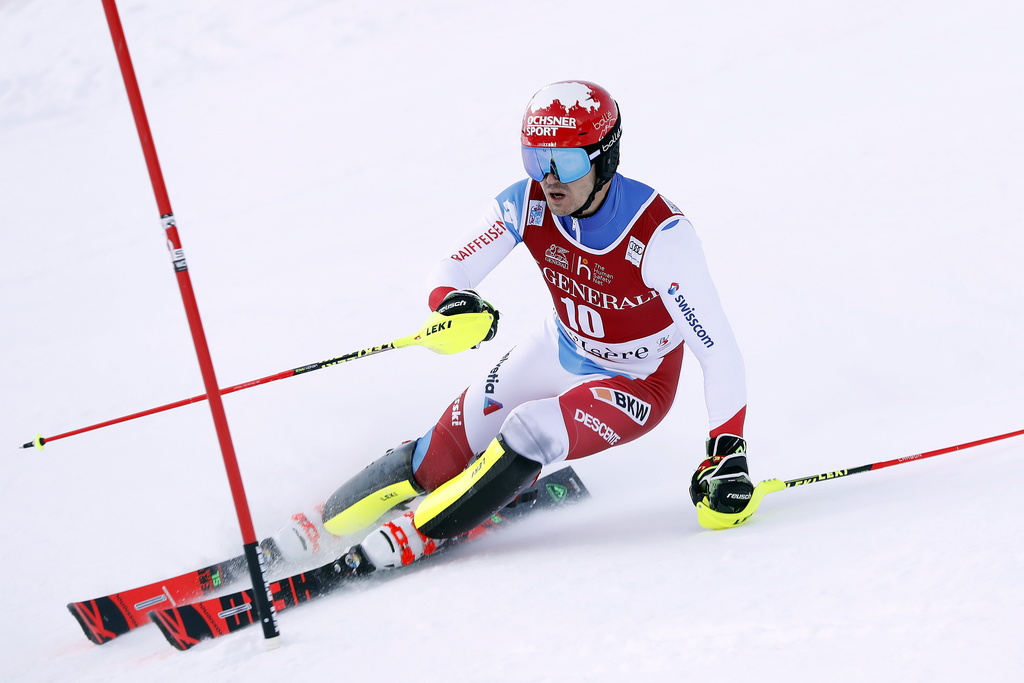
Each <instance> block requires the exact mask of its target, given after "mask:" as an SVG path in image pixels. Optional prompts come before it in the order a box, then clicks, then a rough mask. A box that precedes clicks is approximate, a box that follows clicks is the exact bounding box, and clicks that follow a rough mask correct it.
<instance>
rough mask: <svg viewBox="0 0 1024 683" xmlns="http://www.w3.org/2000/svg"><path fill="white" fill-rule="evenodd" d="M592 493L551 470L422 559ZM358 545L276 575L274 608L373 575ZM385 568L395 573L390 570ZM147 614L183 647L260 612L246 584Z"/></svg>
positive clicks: (567, 473)
mask: <svg viewBox="0 0 1024 683" xmlns="http://www.w3.org/2000/svg"><path fill="white" fill-rule="evenodd" d="M588 495H589V492H588V491H587V489H586V487H584V486H583V483H582V482H581V481H580V479H579V477H578V476H577V475H576V473H575V472H574V471H573V470H572V468H571V467H568V468H565V469H562V470H558V471H556V472H552V473H551V474H549V475H547V476H545V477H542V478H541V479H540V480H538V481H537V483H536V484H534V485H533V486H532V487H531V488H529V489H527V490H525V491H524V492H523V493H522V494H521V495H520V496H519V497H518V498H516V500H515V501H513V502H512V503H511V504H510V505H508V506H507V507H505V508H504V509H502V510H501V511H500V512H498V513H495V514H494V515H492V516H491V518H490V519H488V520H487V521H486V522H484V523H483V524H481V525H480V526H478V527H476V528H475V529H473V530H472V531H470V532H469V533H467V534H464V535H463V536H460V537H459V538H456V539H451V540H449V541H448V542H447V543H445V544H444V545H443V546H441V547H440V548H439V550H438V551H437V552H436V553H434V554H433V555H430V556H428V557H424V558H422V559H421V560H419V562H420V563H422V562H426V561H429V560H430V559H432V558H435V557H437V556H438V555H441V554H443V553H444V551H446V550H448V549H450V548H452V547H456V546H459V545H462V544H463V543H465V542H466V541H470V540H473V539H475V538H478V537H480V536H482V535H485V534H487V533H489V532H491V531H492V530H494V529H495V528H497V527H500V526H504V525H505V524H506V523H508V522H510V521H513V520H516V519H519V518H521V517H523V516H525V515H527V514H529V513H531V512H533V511H535V510H539V509H544V508H554V507H561V506H563V505H566V504H567V503H570V502H572V501H577V500H580V499H582V498H585V497H586V496H588ZM360 550H361V549H360V548H359V546H354V547H353V548H350V549H349V551H348V552H347V553H345V554H344V555H342V556H341V557H339V558H337V559H335V560H334V561H332V562H328V563H327V564H324V565H321V566H319V567H316V568H315V569H311V570H309V571H305V572H301V573H298V574H293V575H292V576H288V577H285V578H283V579H279V580H277V581H272V582H271V583H270V592H271V595H272V598H273V603H274V608H275V609H276V610H278V611H281V610H283V609H286V608H288V607H295V606H297V605H301V604H303V603H306V602H309V601H310V600H313V599H315V598H318V597H321V596H323V595H326V594H328V593H330V592H332V591H334V590H336V589H338V588H339V587H341V586H345V585H351V584H352V583H354V582H356V581H358V580H361V579H362V580H365V579H368V578H370V577H371V576H372V575H373V572H374V568H373V567H372V565H370V564H369V563H368V562H366V561H365V559H364V558H363V557H362V555H361V554H360ZM383 573H384V574H388V575H391V572H390V571H389V572H383ZM149 618H150V619H151V620H152V621H153V623H155V624H156V625H157V627H159V629H160V631H161V632H162V633H163V634H164V637H165V638H167V641H168V642H169V643H170V644H171V645H173V646H174V647H175V648H177V649H179V650H188V649H189V648H192V647H194V646H196V645H198V644H199V643H200V642H201V641H203V640H208V639H211V638H219V637H221V636H224V635H227V634H228V633H233V632H235V631H238V630H240V629H242V628H245V627H246V626H249V625H250V624H253V623H255V622H256V621H257V620H258V619H259V615H258V614H257V613H256V608H255V605H254V604H253V593H252V589H246V590H243V591H238V592H236V593H232V594H230V595H223V596H220V597H214V598H208V599H206V600H201V601H199V602H196V603H193V604H188V605H180V606H176V607H166V608H160V609H155V610H153V611H151V612H150V614H149Z"/></svg>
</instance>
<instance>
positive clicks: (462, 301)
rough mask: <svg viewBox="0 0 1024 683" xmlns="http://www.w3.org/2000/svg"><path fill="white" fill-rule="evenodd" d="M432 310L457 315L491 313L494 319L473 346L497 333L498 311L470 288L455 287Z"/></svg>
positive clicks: (475, 346)
mask: <svg viewBox="0 0 1024 683" xmlns="http://www.w3.org/2000/svg"><path fill="white" fill-rule="evenodd" d="M434 312H435V313H440V314H441V315H445V316H458V315H463V314H465V313H489V314H491V315H492V316H493V317H494V319H493V320H492V321H491V327H490V329H488V330H487V334H486V335H485V336H484V338H483V339H481V340H480V341H479V342H478V343H477V344H476V345H474V346H473V348H477V347H479V346H480V343H482V342H485V341H491V340H492V339H494V336H495V335H496V334H498V318H499V317H500V316H499V314H498V311H497V310H496V309H495V308H494V306H492V305H490V304H489V303H487V302H486V301H484V300H483V299H482V298H480V295H479V294H477V293H476V292H474V291H473V290H472V289H457V290H455V291H454V292H449V293H448V295H447V296H445V298H444V299H442V300H441V303H440V304H438V306H437V308H435V309H434Z"/></svg>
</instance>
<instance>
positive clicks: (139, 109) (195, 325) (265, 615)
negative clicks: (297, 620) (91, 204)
mask: <svg viewBox="0 0 1024 683" xmlns="http://www.w3.org/2000/svg"><path fill="white" fill-rule="evenodd" d="M103 11H104V12H105V13H106V15H107V24H108V25H109V26H110V36H111V38H112V39H113V41H114V50H115V51H116V52H117V61H118V63H119V64H120V66H121V75H122V77H123V78H124V85H125V89H126V90H127V91H128V100H129V102H130V103H131V107H132V114H133V115H134V117H135V127H136V129H137V130H138V133H139V141H140V142H141V143H142V152H143V154H144V155H145V157H146V166H147V167H148V169H149V178H150V181H151V182H152V185H153V193H154V195H155V196H156V203H157V208H158V209H159V211H160V222H161V224H162V225H163V228H164V232H165V233H166V236H167V248H168V250H169V251H170V253H171V261H172V263H173V264H174V271H175V274H176V275H177V280H178V288H179V289H180V290H181V299H182V302H183V303H184V304H185V314H186V316H187V317H188V324H189V328H190V329H191V331H192V341H193V343H194V344H195V347H196V356H197V358H198V360H199V368H200V370H201V372H202V375H203V385H204V386H205V388H206V397H207V399H208V400H209V402H210V411H211V412H212V413H213V422H214V426H215V427H216V430H217V440H218V441H219V442H220V450H221V454H222V455H223V458H224V468H225V469H226V470H227V475H228V482H229V484H230V486H231V495H232V498H233V499H234V503H235V511H236V512H237V514H238V524H239V527H241V531H242V542H243V545H244V548H245V557H246V560H247V561H248V565H249V575H250V577H251V578H252V585H253V601H254V602H255V604H256V609H257V610H258V613H259V616H260V621H261V622H262V625H263V636H264V638H266V639H267V640H268V642H269V643H276V642H277V641H274V640H271V639H274V638H277V637H278V636H280V635H281V632H280V630H279V629H278V625H277V613H276V611H275V610H274V606H273V602H272V601H271V596H270V584H269V583H268V581H267V578H266V562H265V559H264V557H263V553H262V551H261V550H260V547H259V542H258V540H257V538H256V531H255V529H254V528H253V524H252V516H251V514H250V513H249V503H248V502H247V501H246V497H245V488H244V487H243V486H242V475H241V472H240V471H239V469H238V459H237V458H236V457H235V447H234V444H233V443H232V441H231V433H230V431H229V430H228V419H227V415H226V413H225V412H224V403H223V401H222V400H221V392H220V389H219V388H218V386H217V376H216V374H215V373H214V371H213V359H212V358H211V356H210V349H209V346H208V345H207V343H206V334H205V333H204V332H203V323H202V320H201V319H200V317H199V306H198V305H197V303H196V298H195V293H194V292H193V290H192V280H191V278H190V277H189V274H188V264H187V263H186V261H185V252H184V250H183V249H182V247H181V240H180V239H179V237H178V228H177V225H176V224H175V222H174V212H173V211H172V210H171V202H170V199H169V198H168V196H167V188H166V186H165V185H164V177H163V172H162V171H161V170H160V161H159V160H158V159H157V155H156V146H155V145H154V144H153V136H152V133H151V132H150V129H149V121H148V119H147V118H146V110H145V107H144V106H143V104H142V94H141V92H140V91H139V84H138V81H137V80H136V78H135V69H134V67H133V66H132V60H131V55H129V54H128V43H127V41H126V40H125V37H124V28H123V27H122V26H121V17H120V15H119V14H118V11H117V4H116V3H115V0H103ZM261 587H262V588H261Z"/></svg>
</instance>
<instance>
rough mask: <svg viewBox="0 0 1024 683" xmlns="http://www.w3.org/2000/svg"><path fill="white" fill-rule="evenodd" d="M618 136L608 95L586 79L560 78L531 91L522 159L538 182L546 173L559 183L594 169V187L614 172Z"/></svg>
mask: <svg viewBox="0 0 1024 683" xmlns="http://www.w3.org/2000/svg"><path fill="white" fill-rule="evenodd" d="M621 136H622V127H621V117H620V115H619V107H618V105H617V104H616V103H615V100H613V99H612V96H611V94H610V93H609V92H608V91H607V90H605V89H604V88H602V87H601V86H599V85H597V84H595V83H590V82H587V81H560V82H558V83H552V84H551V85H546V86H544V87H543V88H541V89H540V90H538V91H537V93H536V94H535V95H534V96H533V98H532V99H531V100H530V104H529V105H528V106H527V107H526V113H525V114H524V115H523V128H522V138H521V141H522V145H523V164H524V165H525V167H526V172H527V173H528V174H529V175H530V177H531V178H533V179H534V180H537V181H538V182H539V181H541V180H543V179H544V176H546V175H547V174H548V173H553V174H554V175H555V177H556V178H557V179H558V180H559V181H560V182H563V183H571V182H573V181H574V180H579V179H580V178H582V177H583V176H585V175H586V174H587V173H589V172H590V168H591V166H594V167H596V168H597V188H595V191H596V190H597V189H599V188H600V187H601V186H603V185H604V184H605V183H607V182H608V181H609V180H611V179H612V177H613V176H614V175H615V170H616V169H617V168H618V165H619V138H620V137H621Z"/></svg>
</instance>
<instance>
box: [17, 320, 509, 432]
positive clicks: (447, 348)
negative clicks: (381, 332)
mask: <svg viewBox="0 0 1024 683" xmlns="http://www.w3.org/2000/svg"><path fill="white" fill-rule="evenodd" d="M492 320H493V318H492V316H491V315H490V314H489V313H463V314H461V315H459V316H456V317H446V316H442V315H441V314H440V313H432V314H431V315H430V317H429V318H427V322H426V324H424V325H423V327H422V328H421V329H420V330H419V331H418V332H416V333H415V334H410V335H408V336H406V337H400V338H398V339H396V340H394V341H391V342H388V343H387V344H382V345H380V346H371V347H369V348H365V349H360V350H359V351H353V352H351V353H346V354H344V355H341V356H338V357H336V358H328V359H327V360H322V361H319V362H317V363H310V364H309V365H302V366H300V367H297V368H292V369H291V370H284V371H282V372H278V373H275V374H273V375H267V376H266V377H262V378H260V379H254V380H251V381H249V382H242V383H241V384H236V385H234V386H231V387H227V388H225V389H221V390H220V395H221V396H223V395H225V394H230V393H233V392H235V391H241V390H242V389H248V388H249V387H255V386H258V385H260V384H267V383H268V382H275V381H277V380H279V379H287V378H288V377H294V376H296V375H305V374H308V373H310V372H313V371H314V370H320V369H322V368H328V367H331V366H332V365H339V364H341V363H347V362H348V361H351V360H357V359H359V358H366V357H367V356H374V355H376V354H378V353H383V352H385V351H391V350H392V349H400V348H404V347H406V346H424V347H426V348H428V349H430V350H431V351H433V352H435V353H442V354H451V353H458V352H459V351H465V350H466V349H468V348H470V347H471V346H473V345H474V344H476V343H477V342H479V340H480V339H483V337H484V335H485V334H486V332H487V330H489V329H490V325H491V321H492ZM474 340H475V341H474ZM206 398H207V395H206V394H199V395H198V396H193V397H192V398H186V399H182V400H180V401H175V402H174V403H168V404H167V405H163V406H159V407H156V408H150V409H149V410H143V411H140V412H137V413H132V414H131V415H125V416H123V417H118V418H115V419H113V420H107V421H105V422H100V423H97V424H94V425H89V426H88V427H81V428H79V429H73V430H71V431H70V432H64V433H63V434H54V435H53V436H42V435H39V436H37V437H36V438H35V439H33V440H32V441H29V442H28V443H26V444H23V445H22V446H21V448H32V447H33V446H34V447H35V448H37V449H39V450H42V449H43V446H44V445H45V444H47V443H49V442H51V441H56V440H57V439H65V438H67V437H69V436H75V435H76V434H82V433H84V432H91V431H92V430H94V429H100V428H101V427H109V426H110V425H115V424H119V423H121V422H127V421H129V420H134V419H136V418H139V417H145V416H146V415H153V414H154V413H160V412H163V411H165V410H171V409H172V408H180V407H181V406H186V405H189V404H192V403H197V402H199V401H205V400H206Z"/></svg>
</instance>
